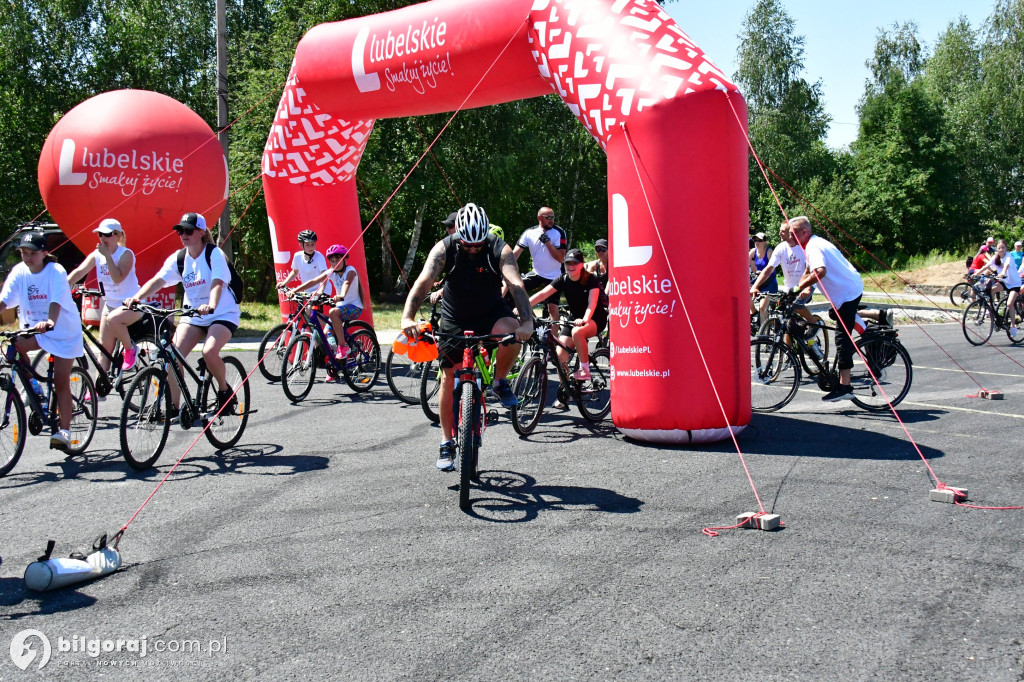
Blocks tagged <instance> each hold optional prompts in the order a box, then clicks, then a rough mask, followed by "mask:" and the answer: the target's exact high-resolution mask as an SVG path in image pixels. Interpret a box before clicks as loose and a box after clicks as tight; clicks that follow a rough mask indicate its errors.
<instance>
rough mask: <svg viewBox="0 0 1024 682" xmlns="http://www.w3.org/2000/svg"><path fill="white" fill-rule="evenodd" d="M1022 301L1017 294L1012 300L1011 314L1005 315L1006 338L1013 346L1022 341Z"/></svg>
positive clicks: (1023, 331)
mask: <svg viewBox="0 0 1024 682" xmlns="http://www.w3.org/2000/svg"><path fill="white" fill-rule="evenodd" d="M1020 325H1024V301H1021V300H1020V297H1019V296H1018V297H1017V299H1016V300H1015V301H1014V302H1013V315H1012V316H1011V315H1007V317H1006V338H1008V339H1009V340H1010V343H1012V344H1013V345H1015V346H1019V345H1020V344H1022V343H1024V326H1020Z"/></svg>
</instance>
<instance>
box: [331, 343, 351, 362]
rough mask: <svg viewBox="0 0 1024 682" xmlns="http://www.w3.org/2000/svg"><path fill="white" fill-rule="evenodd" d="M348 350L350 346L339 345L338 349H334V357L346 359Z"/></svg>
mask: <svg viewBox="0 0 1024 682" xmlns="http://www.w3.org/2000/svg"><path fill="white" fill-rule="evenodd" d="M348 352H349V347H348V346H338V350H336V351H334V359H335V360H344V359H345V358H347V357H348Z"/></svg>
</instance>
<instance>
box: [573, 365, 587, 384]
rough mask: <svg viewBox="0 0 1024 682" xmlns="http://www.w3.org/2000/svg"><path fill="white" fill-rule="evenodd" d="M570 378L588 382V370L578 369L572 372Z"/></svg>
mask: <svg viewBox="0 0 1024 682" xmlns="http://www.w3.org/2000/svg"><path fill="white" fill-rule="evenodd" d="M572 378H573V379H575V380H576V381H590V370H589V369H583V368H582V367H580V368H579V369H578V370H576V371H575V372H573V375H572Z"/></svg>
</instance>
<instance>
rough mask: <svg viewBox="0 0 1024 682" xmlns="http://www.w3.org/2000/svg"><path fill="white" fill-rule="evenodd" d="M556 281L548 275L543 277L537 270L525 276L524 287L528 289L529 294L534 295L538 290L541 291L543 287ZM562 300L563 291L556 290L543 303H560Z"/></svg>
mask: <svg viewBox="0 0 1024 682" xmlns="http://www.w3.org/2000/svg"><path fill="white" fill-rule="evenodd" d="M554 281H555V280H553V279H548V278H547V277H541V276H540V275H538V274H537V273H536V272H531V273H530V274H528V275H526V277H523V288H524V289H526V295H527V296H533V295H534V294H535V293H537V292H538V291H540V290H541V289H543V288H544V287H546V286H547V285H549V284H551V283H552V282H554ZM561 300H562V293H561V292H560V291H556V292H555V293H553V294H551V295H550V296H548V297H547V298H546V299H544V300H543V301H542V303H555V304H558V302H559V301H561Z"/></svg>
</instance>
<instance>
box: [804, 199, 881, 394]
mask: <svg viewBox="0 0 1024 682" xmlns="http://www.w3.org/2000/svg"><path fill="white" fill-rule="evenodd" d="M789 228H790V230H792V231H793V235H794V236H795V237H796V240H797V242H799V244H800V246H802V247H803V249H804V254H805V255H806V256H807V269H808V270H809V272H808V273H807V274H806V275H804V276H803V278H801V280H800V282H799V284H797V285H796V286H797V290H798V291H803V290H804V289H808V288H810V287H811V285H813V284H815V283H818V282H820V286H821V288H822V292H823V293H824V294H825V297H826V298H828V299H829V301H831V303H832V305H833V306H835V308H836V314H837V315H838V317H839V319H840V320H841V322H840V323H839V324H837V325H836V353H837V354H838V356H839V362H838V364H837V366H838V368H839V388H837V389H836V390H834V391H830V392H828V393H826V394H825V395H824V396H823V397H822V400H825V401H827V402H836V401H839V400H850V399H851V398H852V397H853V389H852V388H851V387H850V370H851V369H853V353H854V348H853V340H852V339H851V338H850V334H849V333H848V332H852V331H853V325H854V322H855V321H856V319H857V306H858V305H859V304H860V297H861V295H862V294H863V293H864V282H863V281H862V280H861V278H860V275H859V274H858V273H857V270H856V268H854V267H853V265H851V264H850V261H848V260H846V258H844V257H843V254H842V253H840V252H839V249H837V248H836V247H835V245H834V244H832V243H831V242H829V241H827V240H825V239H822V238H821V237H818V236H815V235H814V234H812V231H811V221H809V220H808V219H807V217H806V216H799V217H797V218H790V220H789Z"/></svg>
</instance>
